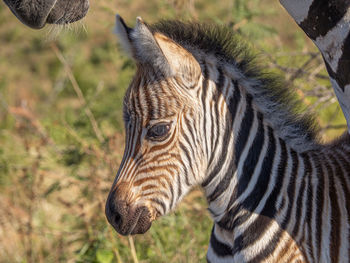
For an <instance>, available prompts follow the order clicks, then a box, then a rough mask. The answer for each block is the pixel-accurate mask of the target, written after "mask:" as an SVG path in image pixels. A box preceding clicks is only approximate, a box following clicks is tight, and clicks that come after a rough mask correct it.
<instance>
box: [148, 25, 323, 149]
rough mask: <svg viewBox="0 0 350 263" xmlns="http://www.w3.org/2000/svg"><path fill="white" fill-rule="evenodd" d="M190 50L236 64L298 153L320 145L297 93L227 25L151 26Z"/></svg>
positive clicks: (247, 85) (270, 118) (274, 124)
mask: <svg viewBox="0 0 350 263" xmlns="http://www.w3.org/2000/svg"><path fill="white" fill-rule="evenodd" d="M150 29H151V31H152V32H153V33H155V32H159V33H162V34H164V35H165V36H167V37H169V38H170V39H172V40H173V41H175V42H176V43H178V44H179V45H181V46H183V47H184V48H186V49H187V50H188V51H189V52H191V53H193V55H194V56H195V57H196V54H195V53H196V52H195V51H196V50H198V51H202V53H205V54H212V55H214V56H215V57H216V58H217V59H218V61H219V63H222V64H226V65H227V64H229V65H232V66H233V67H234V68H235V70H236V71H238V72H240V75H242V78H241V79H240V80H241V81H244V85H242V87H243V88H244V89H246V91H247V93H249V94H251V95H252V96H253V100H254V102H255V104H256V105H257V107H258V108H259V110H260V111H261V112H262V113H263V114H264V116H265V118H266V120H268V121H269V123H270V124H271V126H272V128H273V129H274V130H275V132H276V133H277V134H278V136H280V137H281V138H282V139H284V140H285V141H286V143H288V144H289V145H290V146H291V147H293V148H294V149H295V150H297V151H306V150H309V149H312V148H314V147H315V146H317V145H318V140H317V132H316V130H317V129H316V127H317V125H316V123H315V121H314V117H313V116H312V115H311V114H309V113H301V109H303V108H305V107H303V106H302V103H301V102H300V100H299V99H298V98H297V96H296V95H295V92H294V91H295V90H294V89H293V88H292V87H290V85H287V84H286V83H285V82H284V81H283V79H282V78H281V77H280V76H278V75H277V74H271V73H269V72H266V71H264V70H262V67H261V66H260V65H259V62H257V60H256V55H253V52H252V51H251V50H250V48H249V47H248V45H247V44H246V43H244V41H242V39H241V38H240V37H239V35H238V34H237V33H236V32H234V31H233V30H232V29H230V28H229V27H227V26H221V25H212V24H205V23H197V22H181V21H177V20H166V21H160V22H158V23H156V24H153V25H150Z"/></svg>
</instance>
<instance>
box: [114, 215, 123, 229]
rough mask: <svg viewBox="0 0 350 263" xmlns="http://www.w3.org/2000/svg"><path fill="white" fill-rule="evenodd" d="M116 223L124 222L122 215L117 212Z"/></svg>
mask: <svg viewBox="0 0 350 263" xmlns="http://www.w3.org/2000/svg"><path fill="white" fill-rule="evenodd" d="M114 223H115V224H116V225H117V226H119V225H120V224H121V223H122V216H121V215H120V214H119V213H118V212H117V213H116V215H115V217H114Z"/></svg>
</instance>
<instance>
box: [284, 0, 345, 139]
mask: <svg viewBox="0 0 350 263" xmlns="http://www.w3.org/2000/svg"><path fill="white" fill-rule="evenodd" d="M280 2H281V4H282V5H283V6H284V8H285V9H286V10H287V12H288V13H289V14H290V15H291V16H292V17H293V18H294V20H295V21H296V22H297V24H298V25H299V26H300V27H301V28H302V29H303V30H304V32H305V33H306V35H307V36H308V37H309V38H310V39H311V40H312V41H313V42H314V43H315V44H316V46H317V47H318V49H319V50H320V51H321V53H322V56H323V59H324V61H325V64H326V68H327V71H328V74H329V77H330V80H331V83H332V86H333V89H334V91H335V94H336V96H337V98H338V101H339V103H340V106H341V108H342V110H343V113H344V116H345V118H346V121H347V124H348V132H349V133H350V1H348V0H329V1H322V0H280Z"/></svg>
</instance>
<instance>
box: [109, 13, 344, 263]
mask: <svg viewBox="0 0 350 263" xmlns="http://www.w3.org/2000/svg"><path fill="white" fill-rule="evenodd" d="M117 33H118V35H119V37H120V39H121V42H122V44H123V46H124V48H125V49H126V50H127V51H128V52H129V53H130V54H131V56H132V57H133V58H134V59H135V61H136V63H137V72H136V75H135V77H134V79H133V81H132V83H131V84H130V87H129V89H128V91H127V93H126V95H125V100H124V120H125V127H126V146H125V152H124V157H123V160H122V163H121V166H120V168H119V171H118V174H117V177H116V180H115V182H114V184H113V186H112V189H111V192H110V194H109V197H108V200H107V204H106V215H107V218H108V220H109V222H110V223H111V224H112V226H113V227H114V228H115V229H116V230H117V231H118V232H119V233H121V234H124V235H128V234H138V233H144V232H146V231H147V230H148V229H149V228H150V226H151V223H152V221H153V220H155V219H156V218H158V217H159V216H161V215H164V214H166V213H168V212H169V211H171V210H172V209H173V208H174V207H175V206H176V204H177V203H178V202H179V201H180V200H181V199H182V198H183V197H184V196H185V195H186V193H187V192H188V191H189V190H190V189H191V188H192V187H193V186H196V185H201V186H202V187H203V189H204V192H205V195H206V198H207V200H208V204H209V211H210V213H211V215H212V218H213V220H214V227H213V231H212V235H211V239H210V244H209V248H208V253H207V259H208V261H209V262H348V261H349V258H350V254H349V252H350V229H349V222H350V137H349V135H344V136H343V137H342V138H340V139H338V140H336V141H334V142H332V143H330V144H327V145H325V144H321V143H319V142H318V141H317V138H316V137H317V136H316V135H315V132H314V129H313V127H314V124H313V122H312V121H311V120H310V117H308V116H306V115H301V114H296V113H295V111H296V107H297V105H298V104H297V103H296V100H295V99H294V96H293V94H291V91H290V90H288V88H286V87H284V86H283V84H281V83H280V81H279V80H277V79H276V78H274V77H269V76H267V75H266V74H264V73H261V71H259V70H258V69H257V67H256V66H255V64H254V61H253V60H252V59H251V57H250V56H249V55H247V54H248V52H247V50H246V49H245V48H242V45H241V43H240V42H239V41H238V40H237V39H236V37H235V35H234V32H232V31H231V30H229V29H226V28H223V27H218V26H208V25H201V24H195V23H193V24H186V23H181V22H178V21H169V22H161V23H158V24H156V25H153V26H148V25H146V24H145V23H144V22H142V20H141V19H138V21H137V25H136V27H135V28H133V29H131V28H129V27H127V26H126V25H125V23H124V22H123V20H122V19H121V18H120V17H117Z"/></svg>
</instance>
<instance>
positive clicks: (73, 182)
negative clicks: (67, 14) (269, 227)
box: [0, 0, 344, 263]
mask: <svg viewBox="0 0 350 263" xmlns="http://www.w3.org/2000/svg"><path fill="white" fill-rule="evenodd" d="M190 3H191V1H185V0H168V1H160V0H149V1H140V0H137V1H128V0H123V1H118V2H117V4H115V1H110V0H101V1H95V2H92V3H91V4H92V7H91V10H90V12H89V15H88V17H87V19H86V20H85V27H86V29H87V30H86V31H85V30H83V29H82V27H79V26H78V27H77V26H73V30H71V31H69V30H68V31H67V30H62V32H61V33H60V34H58V36H57V37H56V38H54V40H51V38H52V36H53V35H55V32H53V33H52V32H51V33H50V32H49V30H44V31H33V30H31V29H28V28H25V27H24V26H23V25H21V24H20V23H19V22H18V21H17V20H16V19H15V18H14V17H13V15H12V14H11V13H10V12H9V10H8V9H7V7H5V5H4V4H3V3H2V2H0V47H1V48H0V209H1V211H3V212H2V213H1V214H0V262H101V263H106V262H115V261H117V262H136V260H138V261H139V262H167V263H169V262H205V255H206V249H207V246H208V243H209V236H210V231H211V227H212V223H211V219H210V217H209V215H208V212H207V211H206V207H207V204H206V202H205V200H204V198H203V197H202V194H201V192H200V190H199V189H195V190H194V191H193V192H191V193H190V195H189V196H188V197H187V198H185V200H184V201H183V202H182V203H181V204H180V205H179V207H178V209H176V211H174V212H172V213H171V214H170V215H168V216H164V217H162V218H161V219H159V220H157V221H156V222H154V223H153V225H152V228H151V229H150V230H149V231H148V232H147V233H146V234H145V235H137V236H135V237H134V238H133V241H132V240H131V239H128V238H127V237H122V236H120V235H118V234H116V232H115V231H114V230H113V229H112V228H111V227H110V226H109V224H108V223H107V221H106V219H105V216H104V203H105V200H106V198H107V194H108V191H109V188H110V187H111V184H112V182H113V180H114V176H115V174H116V172H117V170H118V165H119V163H120V161H121V157H122V154H123V147H124V134H123V126H122V110H121V107H122V98H123V95H124V92H125V90H126V88H127V86H128V84H129V82H130V79H131V77H132V75H133V72H134V70H135V66H134V65H133V63H132V62H131V61H130V59H129V58H127V57H126V56H125V55H124V54H123V53H122V52H121V50H120V47H119V45H118V44H117V41H116V39H115V37H114V35H113V34H112V28H113V25H114V14H115V13H116V12H118V13H119V14H121V15H122V16H123V17H125V19H126V21H127V23H129V24H131V25H132V24H134V21H135V17H136V16H139V15H141V16H142V17H143V19H144V20H145V21H148V22H154V21H157V20H159V19H161V18H184V19H190V18H196V19H199V20H201V21H212V22H216V23H222V24H226V25H228V26H232V27H233V28H234V29H235V30H236V31H237V34H240V35H241V36H242V37H243V38H245V39H246V40H248V41H249V42H251V43H252V45H253V46H254V47H255V49H257V50H258V52H260V53H261V55H260V57H261V60H262V61H264V62H266V65H267V66H268V67H269V68H270V70H271V71H274V72H276V73H283V74H284V75H285V77H286V80H287V81H289V84H290V85H295V86H297V87H298V89H297V92H298V94H299V95H300V96H301V99H303V101H304V102H305V103H306V104H308V105H309V106H310V107H312V106H313V105H315V109H314V110H315V111H317V116H318V121H319V122H320V124H321V126H322V127H323V128H324V127H327V126H330V125H344V118H343V117H342V115H341V114H340V113H339V107H338V106H337V104H336V103H334V102H332V101H330V100H327V101H326V102H325V103H321V104H318V103H319V100H318V99H317V97H315V96H313V94H310V91H312V90H313V87H315V86H322V87H324V88H325V92H327V91H329V90H330V89H331V87H330V84H329V81H328V80H327V79H325V76H326V72H325V69H324V67H322V66H321V67H320V65H321V64H322V59H321V57H320V56H317V57H315V58H312V53H313V52H315V51H316V49H315V47H314V46H313V45H312V43H311V42H310V41H309V40H308V39H307V38H306V37H305V36H304V35H303V33H302V32H301V30H300V29H299V28H298V27H297V26H296V25H295V24H294V22H293V21H292V20H291V19H290V18H288V17H286V13H285V11H283V10H282V8H281V7H280V6H279V4H278V3H277V2H276V1H272V0H249V1H242V0H237V1H221V2H220V4H217V2H215V1H209V0H198V1H194V5H191V4H190ZM52 31H56V29H55V30H52ZM57 49H58V53H57V52H55V50H57ZM59 56H63V57H64V61H61V60H60V59H59ZM311 58H312V59H311ZM306 62H308V63H307V66H303V65H305V63H306ZM65 63H66V64H65ZM301 67H302V69H303V71H302V72H299V69H300V68H301ZM67 68H68V73H72V76H73V78H74V80H72V79H70V78H69V75H68V74H67ZM72 81H73V82H72ZM74 81H76V82H77V85H78V89H79V90H80V91H81V93H82V96H83V101H82V99H79V98H78V95H77V90H76V87H75V86H74V85H73V84H72V83H74ZM311 95H312V96H311ZM315 103H316V104H317V105H316V104H315ZM88 111H90V112H91V114H92V117H91V116H90V117H89V114H88V113H87V112H88ZM94 121H95V122H96V125H97V130H96V127H95V128H94V126H93V123H94ZM343 130H344V129H324V130H323V133H322V136H323V138H324V139H325V140H328V139H330V138H334V137H335V136H338V135H339V134H340V133H341V132H342V131H343ZM99 132H100V133H101V134H102V137H103V138H99V137H98V135H97V133H99ZM133 246H134V247H135V250H134V249H133ZM133 252H135V254H136V255H133Z"/></svg>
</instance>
